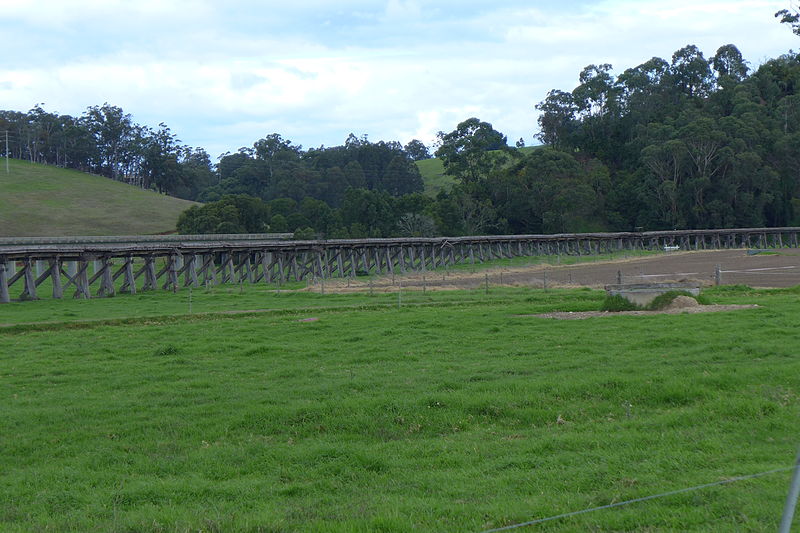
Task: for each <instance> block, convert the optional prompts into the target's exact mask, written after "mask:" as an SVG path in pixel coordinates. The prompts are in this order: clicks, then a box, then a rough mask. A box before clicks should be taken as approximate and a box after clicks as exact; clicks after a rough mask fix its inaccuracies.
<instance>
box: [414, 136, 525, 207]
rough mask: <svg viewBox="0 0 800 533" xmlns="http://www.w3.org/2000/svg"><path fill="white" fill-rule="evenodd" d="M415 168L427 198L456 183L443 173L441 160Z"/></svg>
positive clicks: (430, 161)
mask: <svg viewBox="0 0 800 533" xmlns="http://www.w3.org/2000/svg"><path fill="white" fill-rule="evenodd" d="M535 148H536V147H535V146H526V147H523V148H520V149H519V150H520V152H522V153H523V154H527V153H529V152H530V151H532V150H534V149H535ZM417 168H418V169H419V173H420V174H422V180H423V181H424V182H425V194H427V195H428V196H436V195H437V194H438V193H439V191H442V190H444V191H449V190H450V187H452V186H453V184H454V183H455V182H456V180H455V178H453V176H448V175H447V174H445V173H444V164H443V163H442V160H441V159H438V158H433V159H425V160H423V161H417Z"/></svg>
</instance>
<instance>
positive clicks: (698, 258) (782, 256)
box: [313, 250, 800, 292]
mask: <svg viewBox="0 0 800 533" xmlns="http://www.w3.org/2000/svg"><path fill="white" fill-rule="evenodd" d="M716 265H720V269H721V278H722V283H723V284H724V285H733V284H742V285H749V286H751V287H792V286H794V285H798V284H800V250H785V251H780V252H777V253H775V254H756V255H748V253H747V251H746V250H722V251H702V252H672V253H668V254H659V255H656V256H647V257H641V258H633V259H622V260H618V261H606V262H596V263H583V264H578V265H568V266H567V265H563V266H559V265H532V266H530V267H514V268H495V269H479V270H476V271H475V272H470V271H463V270H458V271H450V272H446V273H443V272H441V271H437V272H428V273H427V274H425V275H424V276H423V274H421V273H414V274H405V275H402V276H399V275H398V276H396V277H395V279H394V280H393V279H392V277H391V276H384V277H382V278H380V279H378V280H375V281H373V282H372V288H373V290H375V291H394V290H397V288H398V286H402V287H403V288H407V289H421V288H423V287H425V288H427V289H431V290H446V289H475V288H479V287H482V286H483V285H484V284H485V283H486V282H487V277H488V283H489V284H490V285H491V286H501V285H502V286H533V287H544V286H545V284H546V285H547V287H551V288H552V287H597V288H599V287H603V286H604V285H608V284H613V283H616V282H617V272H620V273H621V275H622V282H623V283H647V282H658V281H697V282H699V283H701V284H703V285H713V284H714V281H715V280H714V278H715V269H716ZM368 288H369V286H368V282H365V281H363V280H352V281H344V280H328V281H326V287H325V289H326V290H328V291H332V292H349V291H364V290H365V289H368ZM313 290H320V286H319V285H316V286H315V287H314V289H313Z"/></svg>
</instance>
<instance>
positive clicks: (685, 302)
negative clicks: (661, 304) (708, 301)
mask: <svg viewBox="0 0 800 533" xmlns="http://www.w3.org/2000/svg"><path fill="white" fill-rule="evenodd" d="M690 307H700V304H699V303H697V300H695V299H694V298H692V297H691V296H684V295H683V294H681V295H680V296H676V297H675V299H674V300H672V301H671V302H670V303H669V305H668V306H666V307H665V308H664V310H667V311H671V310H673V309H687V308H690Z"/></svg>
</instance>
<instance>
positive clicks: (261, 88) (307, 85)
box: [0, 0, 800, 155]
mask: <svg viewBox="0 0 800 533" xmlns="http://www.w3.org/2000/svg"><path fill="white" fill-rule="evenodd" d="M563 4H564V6H563V7H558V6H557V7H553V6H552V5H544V4H541V3H537V4H536V7H530V3H528V2H522V1H509V2H499V3H495V4H491V5H490V4H485V3H482V2H472V3H470V2H450V3H447V2H444V3H443V2H425V1H422V0H419V1H415V0H388V1H387V2H385V3H382V4H378V5H377V7H376V3H375V2H371V1H368V0H343V1H342V2H337V3H336V4H332V3H329V2H323V1H322V0H316V1H314V0H305V1H303V0H301V1H298V2H294V3H292V4H285V3H281V4H278V3H277V2H267V3H263V2H231V3H228V4H225V5H223V4H221V3H212V2H188V1H186V2H176V1H172V2H168V1H158V0H147V1H144V2H127V1H123V0H113V1H107V0H103V1H100V0H96V1H95V0H87V1H82V2H77V1H44V0H15V1H13V2H11V1H8V2H4V1H2V0H0V23H2V24H4V25H5V26H6V27H9V28H12V31H13V32H14V34H13V39H14V41H15V43H18V44H19V46H18V47H16V50H18V52H17V53H16V54H15V55H13V56H6V57H5V58H4V60H3V62H2V63H0V99H1V100H2V102H3V107H5V108H8V109H16V110H27V109H29V108H30V107H31V106H32V105H33V104H34V103H36V102H46V103H47V106H46V109H48V110H51V111H53V110H57V111H59V112H62V113H70V114H75V115H77V114H80V113H81V112H83V110H85V108H86V107H87V106H89V105H96V104H102V103H103V102H109V103H112V104H115V105H119V106H121V107H123V109H125V111H126V112H129V113H132V114H133V116H134V119H135V120H136V121H138V122H140V123H145V124H148V125H151V126H154V125H157V124H158V123H159V122H162V121H163V122H165V123H167V124H168V125H169V126H170V127H171V128H172V129H173V131H175V133H176V134H177V135H178V136H179V138H181V139H183V140H184V142H187V143H189V144H192V145H200V146H204V147H206V148H207V149H209V151H210V152H211V153H212V155H217V154H218V153H220V152H222V151H226V150H235V149H237V148H238V147H239V146H243V145H250V144H252V142H253V141H255V140H256V139H257V138H259V137H262V136H264V135H266V134H268V133H271V132H273V131H274V132H279V133H281V134H283V135H284V136H285V137H288V138H291V139H292V140H294V141H295V142H299V143H302V144H304V145H306V146H318V145H320V144H325V145H333V144H340V143H342V142H343V141H344V139H345V137H346V136H347V134H348V133H350V132H353V133H355V134H357V135H360V134H363V133H366V134H368V135H369V137H370V139H373V140H377V139H385V140H399V141H401V142H403V143H405V142H407V141H408V140H410V139H411V138H419V139H421V140H423V141H425V142H431V141H433V140H434V138H435V134H436V132H437V131H439V130H444V131H450V130H452V129H453V128H454V127H455V125H456V124H457V123H458V122H460V121H462V120H464V119H466V118H468V117H470V116H478V117H479V118H481V119H482V120H487V121H489V122H492V123H493V124H494V126H495V127H496V128H497V129H499V130H500V131H503V132H504V133H506V134H507V135H508V137H509V139H510V140H512V141H513V140H516V139H518V138H519V137H524V138H525V139H526V141H527V142H530V141H531V138H532V134H533V133H534V132H535V130H536V112H535V110H534V107H533V106H534V105H535V104H536V103H537V102H539V101H540V100H542V99H543V98H544V97H545V95H546V93H547V91H548V90H549V89H552V88H561V89H566V90H570V89H572V88H573V87H574V86H575V85H576V83H577V76H578V73H579V72H580V70H581V69H582V68H583V67H584V66H585V65H587V64H589V63H606V62H608V63H612V64H613V65H614V67H615V70H616V71H617V72H621V71H622V70H624V69H625V68H628V67H632V66H635V65H637V64H639V63H641V62H643V61H646V60H647V59H649V58H650V57H652V56H654V55H656V56H660V57H664V58H666V59H669V57H670V56H671V54H672V52H674V51H675V50H677V49H678V48H680V47H682V46H684V45H686V44H688V43H696V44H698V45H699V46H700V47H701V49H702V50H703V52H704V53H705V54H706V55H707V56H710V55H712V54H713V53H714V51H715V50H716V48H717V47H718V46H720V45H723V44H727V43H734V44H736V45H737V46H738V47H739V48H740V49H741V50H742V52H743V54H744V55H745V57H746V58H747V59H749V60H750V61H751V62H752V63H754V64H755V65H757V64H758V63H759V62H761V61H762V60H764V59H765V58H768V57H774V56H776V55H778V54H780V53H783V52H785V51H787V50H788V49H789V48H790V47H791V46H795V47H798V46H800V41H798V40H797V38H796V37H794V36H793V35H792V34H791V32H790V31H789V30H788V28H785V27H782V26H781V25H780V24H778V23H777V21H776V20H775V19H774V17H773V13H774V12H775V11H777V10H779V9H781V8H783V7H785V6H784V2H783V0H775V1H767V0H762V1H759V0H727V1H722V0H707V1H699V0H698V1H694V2H688V1H683V0H680V1H674V2H663V0H658V1H655V0H640V1H633V0H607V1H604V2H599V3H587V4H582V5H577V6H576V5H575V4H572V3H563ZM554 5H556V4H554Z"/></svg>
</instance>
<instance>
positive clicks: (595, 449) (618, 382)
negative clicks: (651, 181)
mask: <svg viewBox="0 0 800 533" xmlns="http://www.w3.org/2000/svg"><path fill="white" fill-rule="evenodd" d="M196 292H197V291H196ZM494 292H496V293H497V295H496V296H497V297H494V296H493V294H494ZM799 293H800V291H798V290H797V289H789V290H785V289H784V290H770V291H756V290H752V289H749V288H747V287H735V288H720V289H713V290H710V291H708V296H709V298H710V300H711V301H712V302H713V303H758V304H759V305H760V306H761V307H760V308H759V309H756V310H748V311H738V312H727V313H712V314H695V315H661V316H646V317H625V316H620V317H606V318H596V319H589V320H583V321H577V322H576V321H557V320H548V319H539V318H534V317H530V316H525V315H528V314H530V313H532V312H540V311H543V310H579V309H590V308H596V307H597V305H598V303H599V301H600V300H601V299H602V293H601V292H600V291H587V290H569V291H549V292H544V291H539V290H524V289H518V290H511V289H505V290H499V289H498V290H497V291H492V292H490V294H489V295H488V297H487V296H486V295H480V294H476V293H473V292H463V293H453V292H451V293H449V294H448V295H447V296H446V297H447V298H449V299H450V300H449V301H448V302H437V301H431V302H429V303H430V305H427V306H423V305H416V306H413V305H408V306H404V307H402V308H399V309H398V308H397V307H396V306H390V305H387V306H383V307H380V306H376V305H372V306H370V305H369V304H370V302H375V301H376V300H377V301H378V303H387V304H388V303H390V302H389V301H387V302H383V300H381V298H384V295H381V296H378V295H375V296H373V297H370V296H368V295H350V296H349V298H350V299H349V300H348V299H345V300H342V299H340V298H341V297H340V296H331V295H325V296H322V295H313V294H306V293H297V294H296V296H294V295H293V296H290V294H292V293H286V294H283V295H279V296H275V298H276V299H278V298H282V297H283V299H282V300H280V301H282V302H283V304H282V305H278V304H276V305H274V307H276V308H278V309H279V310H280V312H274V313H263V314H258V315H252V316H236V315H230V316H224V315H210V316H196V315H194V316H189V315H185V314H181V313H182V312H181V311H176V310H175V309H173V308H171V307H170V306H171V305H178V304H177V303H176V301H177V300H180V299H181V298H183V297H184V296H185V294H184V293H179V294H177V295H173V294H170V293H163V292H160V293H152V295H148V296H152V300H150V301H143V302H139V304H137V305H140V307H138V308H137V309H136V311H135V312H133V311H131V314H138V315H140V316H142V317H145V316H146V315H148V314H149V313H151V312H160V313H161V314H162V315H167V316H166V317H165V318H163V319H153V318H149V319H148V318H140V319H137V320H131V321H129V322H126V323H119V324H114V323H107V324H98V325H84V326H82V327H81V328H80V329H75V328H74V327H71V325H70V324H63V325H56V326H50V327H49V328H48V329H47V330H45V331H37V330H35V329H25V328H10V329H9V328H6V329H0V346H2V350H0V395H2V396H1V397H2V402H3V416H2V417H0V450H2V451H0V472H2V473H3V475H2V476H0V529H1V530H3V531H12V532H16V531H19V532H21V531H44V530H52V531H120V532H122V531H126V532H127V531H137V532H138V531H253V532H255V531H409V530H417V531H480V530H482V529H486V528H490V527H497V526H502V525H506V524H511V523H516V522H522V521H526V520H530V519H532V518H537V517H544V516H549V515H554V514H559V513H562V512H567V511H572V510H577V509H582V508H586V507H591V506H596V505H602V504H605V503H609V502H612V501H621V500H624V499H628V498H635V497H641V496H646V495H649V494H654V493H659V492H663V491H668V490H673V489H679V488H683V487H688V486H692V485H695V484H700V483H707V482H712V481H717V480H720V479H725V478H728V477H731V476H736V475H742V474H748V473H753V472H760V471H764V470H768V469H772V468H776V467H782V466H788V465H790V464H791V462H792V460H793V458H794V454H795V452H796V446H797V444H798V442H797V420H798V415H800V412H798V407H800V359H799V358H798V355H797V353H796V349H795V347H796V346H798V344H799V342H800V312H798V311H800V309H799V307H800V305H799V304H798V301H797V297H798V294H799ZM213 296H215V297H216V298H217V301H218V302H219V303H218V305H217V309H225V308H229V307H231V306H233V305H234V302H235V301H236V298H241V299H248V298H256V297H259V294H258V293H254V294H250V293H248V292H247V291H245V292H243V293H242V294H238V292H237V291H236V290H234V291H232V292H230V293H227V292H225V289H224V288H223V289H221V290H220V292H219V293H218V294H215V295H213ZM260 296H261V297H265V298H266V297H268V296H266V295H265V294H261V295H260ZM424 296H425V297H426V298H429V297H430V298H436V297H438V296H432V295H431V294H430V293H428V294H427V295H424ZM442 297H443V298H444V297H445V296H444V295H442ZM137 298H138V297H128V296H124V297H118V298H111V299H107V300H92V301H89V302H82V301H73V300H63V301H50V302H47V301H43V302H28V303H24V304H11V305H8V306H1V307H0V312H2V313H4V314H5V315H6V317H7V316H8V314H9V313H11V310H12V309H13V310H14V312H20V313H27V312H28V311H27V310H25V308H24V306H30V307H27V309H34V308H35V307H36V306H39V305H41V306H51V307H50V308H49V309H50V311H52V312H56V311H58V312H62V313H66V312H73V313H75V316H74V317H73V319H74V320H78V319H81V318H84V317H87V316H91V315H93V314H95V313H98V314H100V315H101V316H103V315H107V314H109V313H110V312H111V308H105V309H104V310H100V311H97V310H94V309H92V308H93V307H94V306H101V307H102V306H103V305H110V306H113V305H121V306H122V304H126V305H127V304H130V303H132V302H134V301H135V300H137ZM293 298H297V300H294V299H293ZM459 298H460V299H461V301H460V302H459ZM180 303H181V305H185V303H186V302H185V301H182V302H180ZM345 303H346V304H351V305H355V306H362V307H353V308H347V307H344V306H343V304H345ZM420 303H423V302H420ZM251 304H252V302H248V303H247V305H246V307H247V306H250V305H251ZM439 304H441V305H439ZM16 305H18V307H14V306H16ZM207 305H208V306H209V307H212V306H213V302H212V301H211V300H209V302H207ZM309 308H314V309H313V312H309V311H308V309H309ZM308 317H313V318H317V319H318V320H317V321H313V322H300V321H299V320H300V319H302V318H308ZM4 320H5V319H0V322H3V321H4ZM558 420H562V421H563V423H558ZM788 479H789V474H788V473H783V474H777V475H773V476H769V477H764V478H760V479H756V480H751V481H743V482H739V483H735V484H732V485H728V486H725V487H716V488H710V489H705V490H702V491H698V492H694V493H689V494H682V495H677V496H672V497H669V498H665V499H661V500H654V501H649V502H643V503H639V504H634V505H631V506H629V507H625V508H620V509H613V510H605V511H598V512H595V513H590V514H586V515H582V516H578V517H574V518H571V519H567V520H563V521H555V522H551V523H547V524H542V525H541V526H537V528H536V530H537V531H564V530H567V531H608V530H613V531H642V530H647V531H764V530H774V529H776V526H777V523H778V521H779V517H780V512H781V508H782V505H783V500H784V498H785V494H786V490H787V488H788ZM532 530H533V529H532Z"/></svg>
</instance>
